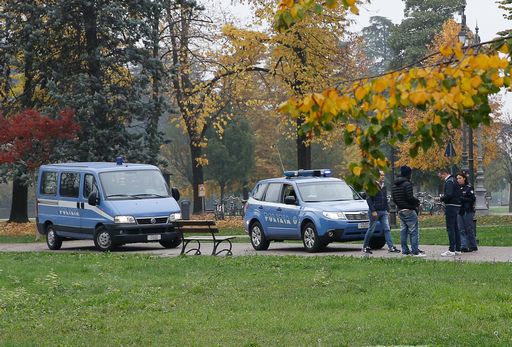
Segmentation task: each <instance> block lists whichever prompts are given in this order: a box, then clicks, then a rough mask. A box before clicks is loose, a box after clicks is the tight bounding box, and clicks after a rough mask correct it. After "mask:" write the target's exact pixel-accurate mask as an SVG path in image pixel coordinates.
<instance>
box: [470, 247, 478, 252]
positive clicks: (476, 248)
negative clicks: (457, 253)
mask: <svg viewBox="0 0 512 347" xmlns="http://www.w3.org/2000/svg"><path fill="white" fill-rule="evenodd" d="M469 250H470V252H474V251H478V247H471V248H470V249H469Z"/></svg>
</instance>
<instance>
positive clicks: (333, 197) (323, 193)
mask: <svg viewBox="0 0 512 347" xmlns="http://www.w3.org/2000/svg"><path fill="white" fill-rule="evenodd" d="M297 187H298V188H299V193H300V196H301V198H302V200H304V201H305V202H324V201H345V200H361V197H360V196H359V194H357V193H356V192H355V191H354V189H352V187H350V186H349V185H348V184H346V183H345V182H341V181H336V182H310V183H298V184H297Z"/></svg>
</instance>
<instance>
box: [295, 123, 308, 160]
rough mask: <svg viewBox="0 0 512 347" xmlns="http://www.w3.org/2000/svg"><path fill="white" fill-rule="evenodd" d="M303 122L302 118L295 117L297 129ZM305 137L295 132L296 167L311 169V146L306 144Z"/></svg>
mask: <svg viewBox="0 0 512 347" xmlns="http://www.w3.org/2000/svg"><path fill="white" fill-rule="evenodd" d="M302 123H303V119H302V118H297V131H299V129H300V127H301V125H302ZM306 141H307V137H306V136H305V135H299V134H298V133H297V169H299V170H300V169H304V170H310V169H311V146H308V145H306Z"/></svg>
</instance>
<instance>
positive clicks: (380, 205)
mask: <svg viewBox="0 0 512 347" xmlns="http://www.w3.org/2000/svg"><path fill="white" fill-rule="evenodd" d="M379 175H380V177H379V180H378V181H377V182H375V183H376V184H377V185H378V188H379V190H378V191H377V193H376V194H375V195H369V194H368V197H367V198H366V202H367V203H368V209H369V211H368V218H369V219H370V225H369V227H368V230H367V231H366V235H365V236H364V242H363V253H365V254H372V251H371V250H370V247H369V246H370V239H371V238H372V235H373V232H374V231H375V227H376V226H377V222H380V225H381V226H382V231H383V232H384V238H385V239H386V244H387V245H388V251H389V252H392V253H400V250H399V249H397V248H396V247H395V246H394V245H393V238H392V237H391V228H390V227H389V212H388V210H389V207H388V194H387V189H386V186H385V185H384V179H385V175H384V171H382V170H379Z"/></svg>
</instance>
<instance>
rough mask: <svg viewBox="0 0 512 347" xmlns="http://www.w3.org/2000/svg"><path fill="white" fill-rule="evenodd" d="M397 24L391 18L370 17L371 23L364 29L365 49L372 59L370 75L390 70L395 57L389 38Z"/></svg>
mask: <svg viewBox="0 0 512 347" xmlns="http://www.w3.org/2000/svg"><path fill="white" fill-rule="evenodd" d="M394 26H395V25H394V24H393V22H391V20H390V19H388V18H386V17H381V16H373V17H370V25H369V26H367V27H364V28H363V30H362V34H363V38H364V50H365V53H366V55H367V56H368V58H369V59H371V61H372V65H371V67H370V70H369V71H368V72H369V74H370V75H375V74H379V73H383V72H384V71H386V70H388V68H389V65H390V64H391V61H392V59H393V52H392V50H391V47H390V44H389V40H390V35H391V30H392V29H393V27H394Z"/></svg>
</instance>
